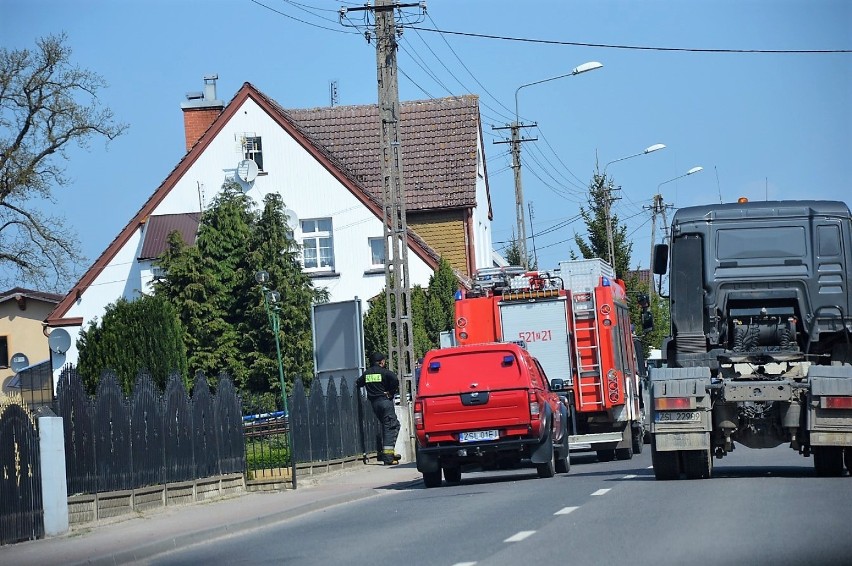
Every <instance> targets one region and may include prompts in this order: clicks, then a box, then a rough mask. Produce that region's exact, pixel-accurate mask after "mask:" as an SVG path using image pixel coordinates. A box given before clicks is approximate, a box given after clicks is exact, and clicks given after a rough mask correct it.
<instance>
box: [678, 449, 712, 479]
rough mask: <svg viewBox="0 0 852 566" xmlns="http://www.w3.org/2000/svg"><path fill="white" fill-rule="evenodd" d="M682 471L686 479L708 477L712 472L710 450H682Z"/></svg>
mask: <svg viewBox="0 0 852 566" xmlns="http://www.w3.org/2000/svg"><path fill="white" fill-rule="evenodd" d="M681 456H682V457H683V471H684V473H685V474H686V479H690V480H702V479H707V478H709V477H710V474H712V473H713V454H711V452H710V450H709V449H707V450H684V451H683V452H681Z"/></svg>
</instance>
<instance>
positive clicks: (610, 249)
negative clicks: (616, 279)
mask: <svg viewBox="0 0 852 566" xmlns="http://www.w3.org/2000/svg"><path fill="white" fill-rule="evenodd" d="M603 182H604V184H605V185H604V198H605V199H606V200H605V202H604V208H605V212H606V245H607V254H609V264H610V265H611V266H612V269H613V270H615V239H614V238H613V235H612V203H613V202H615V201H616V200H618V199H616V198H614V197H613V196H612V187H610V186H609V185H606V174H604V178H603ZM620 189H621V187H619V190H620ZM618 275H621V274H620V273H616V276H618Z"/></svg>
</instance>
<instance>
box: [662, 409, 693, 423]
mask: <svg viewBox="0 0 852 566" xmlns="http://www.w3.org/2000/svg"><path fill="white" fill-rule="evenodd" d="M700 420H701V411H657V412H656V413H654V422H657V423H696V422H699V421H700Z"/></svg>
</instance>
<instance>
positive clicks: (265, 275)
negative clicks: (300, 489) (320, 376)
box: [254, 270, 296, 489]
mask: <svg viewBox="0 0 852 566" xmlns="http://www.w3.org/2000/svg"><path fill="white" fill-rule="evenodd" d="M254 280H255V281H257V282H258V284H260V292H261V295H263V306H264V307H265V308H266V318H267V320H268V321H269V327H270V328H271V329H272V334H273V335H274V336H275V353H276V354H277V356H278V379H279V380H280V383H281V400H282V401H283V403H284V419H285V423H286V425H287V444H288V445H289V446H290V464H291V466H292V476H293V489H296V454H295V452H294V450H293V432H292V430H291V428H292V427H291V426H290V411H289V409H288V408H287V385H286V384H285V382H284V363H283V362H282V361H281V339H280V338H279V334H280V331H281V317H280V315H279V313H280V312H281V307H280V306H278V303H279V302H281V294H280V293H279V292H278V291H274V290H272V289H270V288H269V287H267V283H269V272H268V271H265V270H260V271H258V272H257V273H255V274H254ZM270 303H272V306H271V307H270Z"/></svg>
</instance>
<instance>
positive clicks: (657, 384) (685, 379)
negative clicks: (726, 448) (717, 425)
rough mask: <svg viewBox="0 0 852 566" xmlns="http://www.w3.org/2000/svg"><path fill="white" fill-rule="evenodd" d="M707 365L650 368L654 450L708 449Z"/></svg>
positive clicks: (709, 416)
mask: <svg viewBox="0 0 852 566" xmlns="http://www.w3.org/2000/svg"><path fill="white" fill-rule="evenodd" d="M709 386H710V368H707V367H692V368H652V369H651V399H650V405H651V406H650V407H649V408H650V413H651V419H650V420H651V434H652V435H653V437H654V438H655V439H656V441H655V442H654V446H655V449H656V450H657V451H661V452H666V451H674V450H709V449H710V432H711V430H712V412H711V409H712V405H711V399H710V394H709V393H708V391H707V389H708V387H709Z"/></svg>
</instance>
